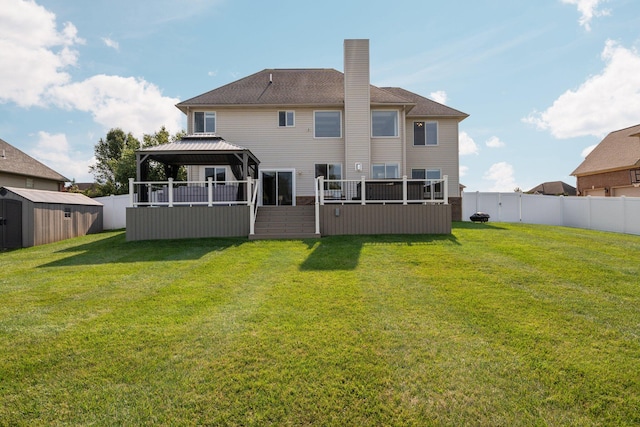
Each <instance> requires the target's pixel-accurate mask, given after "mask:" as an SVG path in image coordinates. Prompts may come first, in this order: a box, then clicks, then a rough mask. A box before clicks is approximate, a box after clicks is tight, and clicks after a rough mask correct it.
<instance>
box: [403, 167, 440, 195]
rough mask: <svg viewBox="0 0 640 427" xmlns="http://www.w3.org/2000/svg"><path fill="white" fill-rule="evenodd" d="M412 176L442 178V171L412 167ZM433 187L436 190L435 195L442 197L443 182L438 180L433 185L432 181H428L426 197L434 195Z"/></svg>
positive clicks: (413, 177) (416, 177) (427, 178)
mask: <svg viewBox="0 0 640 427" xmlns="http://www.w3.org/2000/svg"><path fill="white" fill-rule="evenodd" d="M411 178H412V179H424V180H431V179H440V178H441V172H440V169H411ZM431 187H433V191H434V194H433V195H434V196H438V197H440V196H441V193H442V183H441V182H436V183H435V184H433V185H431V183H427V184H426V185H425V197H426V198H430V197H431V196H432V193H431V189H432V188H431Z"/></svg>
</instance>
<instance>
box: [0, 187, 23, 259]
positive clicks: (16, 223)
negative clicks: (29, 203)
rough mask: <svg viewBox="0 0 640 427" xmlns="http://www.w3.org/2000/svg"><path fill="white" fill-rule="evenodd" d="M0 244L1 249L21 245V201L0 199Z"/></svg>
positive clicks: (19, 246)
mask: <svg viewBox="0 0 640 427" xmlns="http://www.w3.org/2000/svg"><path fill="white" fill-rule="evenodd" d="M0 245H2V248H1V249H15V248H21V247H22V202H20V201H18V200H11V199H3V200H0Z"/></svg>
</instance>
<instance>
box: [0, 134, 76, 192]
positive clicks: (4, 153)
mask: <svg viewBox="0 0 640 427" xmlns="http://www.w3.org/2000/svg"><path fill="white" fill-rule="evenodd" d="M2 172H3V173H10V174H14V175H24V176H31V177H34V178H42V179H48V180H51V181H58V182H67V181H70V179H68V178H65V177H64V176H62V175H60V174H59V173H58V172H56V171H54V170H53V169H51V168H50V167H48V166H45V165H44V164H42V163H40V162H39V161H37V160H36V159H34V158H33V157H31V156H28V155H27V154H25V153H23V152H22V151H20V150H18V149H17V148H16V147H14V146H13V145H11V144H9V143H8V142H6V141H4V140H3V139H0V173H2Z"/></svg>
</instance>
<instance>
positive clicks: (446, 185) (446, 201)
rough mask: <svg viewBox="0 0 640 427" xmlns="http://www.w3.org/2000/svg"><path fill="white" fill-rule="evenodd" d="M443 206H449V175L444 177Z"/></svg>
mask: <svg viewBox="0 0 640 427" xmlns="http://www.w3.org/2000/svg"><path fill="white" fill-rule="evenodd" d="M443 187H444V204H445V205H448V204H449V175H445V176H444V185H443Z"/></svg>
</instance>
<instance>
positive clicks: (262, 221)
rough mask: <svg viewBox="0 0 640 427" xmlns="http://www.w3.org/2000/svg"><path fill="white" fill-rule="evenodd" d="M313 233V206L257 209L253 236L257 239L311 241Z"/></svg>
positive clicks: (314, 235) (315, 236)
mask: <svg viewBox="0 0 640 427" xmlns="http://www.w3.org/2000/svg"><path fill="white" fill-rule="evenodd" d="M319 237H320V235H319V234H316V233H315V206H261V207H260V208H258V212H257V216H256V223H255V234H253V235H251V236H249V239H250V240H258V239H313V238H319Z"/></svg>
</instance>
